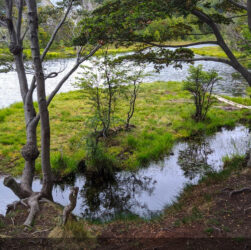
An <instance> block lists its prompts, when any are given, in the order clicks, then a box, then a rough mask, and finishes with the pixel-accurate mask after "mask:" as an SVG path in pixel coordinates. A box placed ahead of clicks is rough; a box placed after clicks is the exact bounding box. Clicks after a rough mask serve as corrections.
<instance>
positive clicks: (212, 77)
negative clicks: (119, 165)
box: [184, 65, 220, 121]
mask: <svg viewBox="0 0 251 250" xmlns="http://www.w3.org/2000/svg"><path fill="white" fill-rule="evenodd" d="M219 79H220V78H219V77H218V74H217V73H216V72H215V71H211V72H206V71H203V66H202V65H199V66H198V67H194V66H190V69H189V76H188V77H187V79H186V81H185V83H184V89H185V90H188V91H189V92H190V93H191V94H192V95H193V99H194V104H195V108H196V111H195V114H194V119H195V120H196V121H203V120H205V118H206V115H207V112H208V110H209V108H210V107H211V105H212V103H213V98H212V91H213V86H214V84H215V83H216V82H217V81H218V80H219Z"/></svg>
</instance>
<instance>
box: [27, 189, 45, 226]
mask: <svg viewBox="0 0 251 250" xmlns="http://www.w3.org/2000/svg"><path fill="white" fill-rule="evenodd" d="M40 197H41V194H40V193H38V194H34V195H32V196H31V197H30V198H29V199H28V202H27V203H28V205H29V206H30V213H29V215H28V217H27V219H26V220H25V222H24V226H28V227H30V226H31V225H32V223H33V221H34V218H35V216H36V214H37V213H38V212H39V210H40V209H39V199H40Z"/></svg>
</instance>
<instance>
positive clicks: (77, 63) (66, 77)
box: [32, 44, 102, 123]
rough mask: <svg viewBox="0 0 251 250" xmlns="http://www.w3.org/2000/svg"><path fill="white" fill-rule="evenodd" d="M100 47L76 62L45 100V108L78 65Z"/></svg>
mask: <svg viewBox="0 0 251 250" xmlns="http://www.w3.org/2000/svg"><path fill="white" fill-rule="evenodd" d="M101 47H102V45H100V44H99V45H97V46H96V47H95V48H94V49H93V50H92V51H91V52H90V53H89V54H88V55H87V56H85V57H83V58H82V59H81V60H77V62H76V64H75V65H74V66H73V67H72V69H71V70H70V71H69V72H68V73H67V74H66V75H65V76H64V77H63V78H62V79H61V81H60V82H59V83H58V85H57V86H56V87H55V89H54V90H53V91H52V92H51V94H50V95H49V97H48V99H47V106H49V105H50V103H51V101H52V99H53V98H54V96H55V95H56V94H57V93H58V91H59V90H60V89H61V87H62V86H63V84H64V83H65V82H66V81H67V80H68V79H69V77H70V76H71V75H72V74H73V73H74V72H75V71H76V70H77V69H78V67H79V66H80V64H82V63H83V62H84V61H86V60H87V59H89V58H90V57H91V56H93V55H94V54H95V53H96V52H97V51H98V50H99V49H100V48H101ZM39 119H40V114H39V113H38V114H37V116H36V117H35V118H34V119H33V121H32V122H34V123H37V122H38V121H39Z"/></svg>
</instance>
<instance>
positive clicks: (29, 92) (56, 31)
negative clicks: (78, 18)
mask: <svg viewBox="0 0 251 250" xmlns="http://www.w3.org/2000/svg"><path fill="white" fill-rule="evenodd" d="M72 2H73V0H71V1H70V3H69V6H68V8H67V11H66V12H65V15H64V17H63V19H62V20H61V21H60V23H59V24H58V26H57V27H56V29H55V30H54V32H53V34H52V36H51V38H50V41H49V42H48V44H47V45H46V48H45V49H44V52H43V54H42V56H41V61H43V60H44V58H45V57H46V55H47V52H48V51H49V49H50V47H51V45H52V43H53V42H54V40H55V37H56V35H57V33H58V31H59V29H60V28H61V27H62V25H63V24H64V22H65V20H66V18H67V16H68V14H69V12H70V10H71V7H72ZM35 88H36V78H35V76H34V77H33V79H32V82H31V86H30V89H29V91H28V93H27V95H26V98H25V103H27V102H28V100H30V98H31V97H32V95H33V92H34V90H35Z"/></svg>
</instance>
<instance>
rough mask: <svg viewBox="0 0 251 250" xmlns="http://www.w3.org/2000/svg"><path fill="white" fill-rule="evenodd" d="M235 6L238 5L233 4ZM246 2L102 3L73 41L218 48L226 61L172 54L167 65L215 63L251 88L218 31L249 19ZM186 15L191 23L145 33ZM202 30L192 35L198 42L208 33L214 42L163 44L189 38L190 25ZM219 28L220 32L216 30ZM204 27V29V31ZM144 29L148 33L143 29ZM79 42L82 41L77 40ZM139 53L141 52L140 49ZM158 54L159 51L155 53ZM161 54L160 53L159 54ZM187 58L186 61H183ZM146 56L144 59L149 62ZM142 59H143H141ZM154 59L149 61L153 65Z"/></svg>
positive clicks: (145, 0)
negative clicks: (235, 73) (156, 24)
mask: <svg viewBox="0 0 251 250" xmlns="http://www.w3.org/2000/svg"><path fill="white" fill-rule="evenodd" d="M236 3H238V4H236ZM249 3H250V1H249V0H248V3H247V6H244V5H242V4H240V2H239V1H230V0H215V1H208V0H142V1H135V0H113V1H107V2H105V3H104V4H103V5H102V6H101V7H100V8H97V9H96V10H94V12H93V13H92V15H91V16H89V17H87V18H85V19H83V21H82V27H83V29H82V34H81V36H80V37H79V39H76V40H75V43H76V44H81V42H80V40H81V41H84V39H85V40H86V41H88V42H89V43H94V42H97V41H99V42H102V43H117V44H119V45H121V44H125V43H135V42H140V43H145V44H148V45H150V46H153V47H154V46H155V47H159V48H165V49H167V48H168V47H178V48H183V52H184V51H185V50H184V47H189V46H191V45H197V44H214V45H219V46H220V47H221V48H222V49H223V51H224V52H225V53H226V55H227V57H228V59H225V58H216V57H201V58H194V57H192V58H191V54H192V53H190V54H189V53H188V52H186V53H185V54H182V53H181V54H179V55H178V54H176V55H175V57H169V59H168V58H167V56H168V54H169V55H173V54H171V53H168V52H167V53H166V56H165V57H162V58H161V59H162V60H164V59H168V60H167V61H186V62H194V61H202V60H205V61H215V62H221V63H225V64H228V65H230V66H232V67H233V68H234V69H235V70H237V71H238V72H239V73H241V75H242V76H243V77H244V78H245V79H246V80H247V82H248V83H249V85H250V86H251V72H250V71H249V70H248V69H247V68H246V67H245V66H244V65H243V64H242V61H241V60H239V59H238V58H236V56H235V55H234V53H233V51H232V50H231V48H230V46H229V45H228V44H227V41H226V40H225V39H224V35H223V32H222V29H224V25H229V24H231V23H234V22H235V18H236V16H240V15H245V16H247V15H248V18H249V19H250V16H251V12H249V11H248V6H249ZM189 15H192V16H193V17H194V20H193V23H189V22H187V23H184V21H179V22H177V23H174V22H166V24H165V32H163V33H162V32H161V29H162V28H161V29H160V30H156V31H155V32H154V33H151V32H148V31H149V29H150V27H151V25H153V23H154V22H155V21H157V22H160V21H161V20H166V19H167V18H168V17H169V18H171V19H173V18H177V17H183V18H186V17H188V16H189ZM194 24H196V25H198V26H200V27H204V28H203V30H205V32H203V33H201V34H196V36H197V37H199V38H200V39H202V38H203V37H204V36H206V37H207V35H208V33H211V34H212V35H213V36H214V37H215V40H214V41H212V40H209V41H203V42H195V43H191V44H188V45H176V46H171V45H169V44H167V43H166V39H168V40H170V39H172V38H173V39H178V38H179V37H183V38H187V37H188V38H189V37H190V36H191V35H194V34H193V25H194ZM222 26H223V28H222V29H221V28H220V27H222ZM205 27H206V28H205ZM146 28H148V29H146ZM80 38H82V39H80ZM141 49H142V48H141ZM157 53H159V51H158V52H157ZM159 54H162V53H159ZM187 55H188V57H187ZM150 56H151V55H150V54H146V57H148V59H150ZM141 57H142V58H143V56H141ZM156 58H157V56H154V57H153V61H154V60H156Z"/></svg>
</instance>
